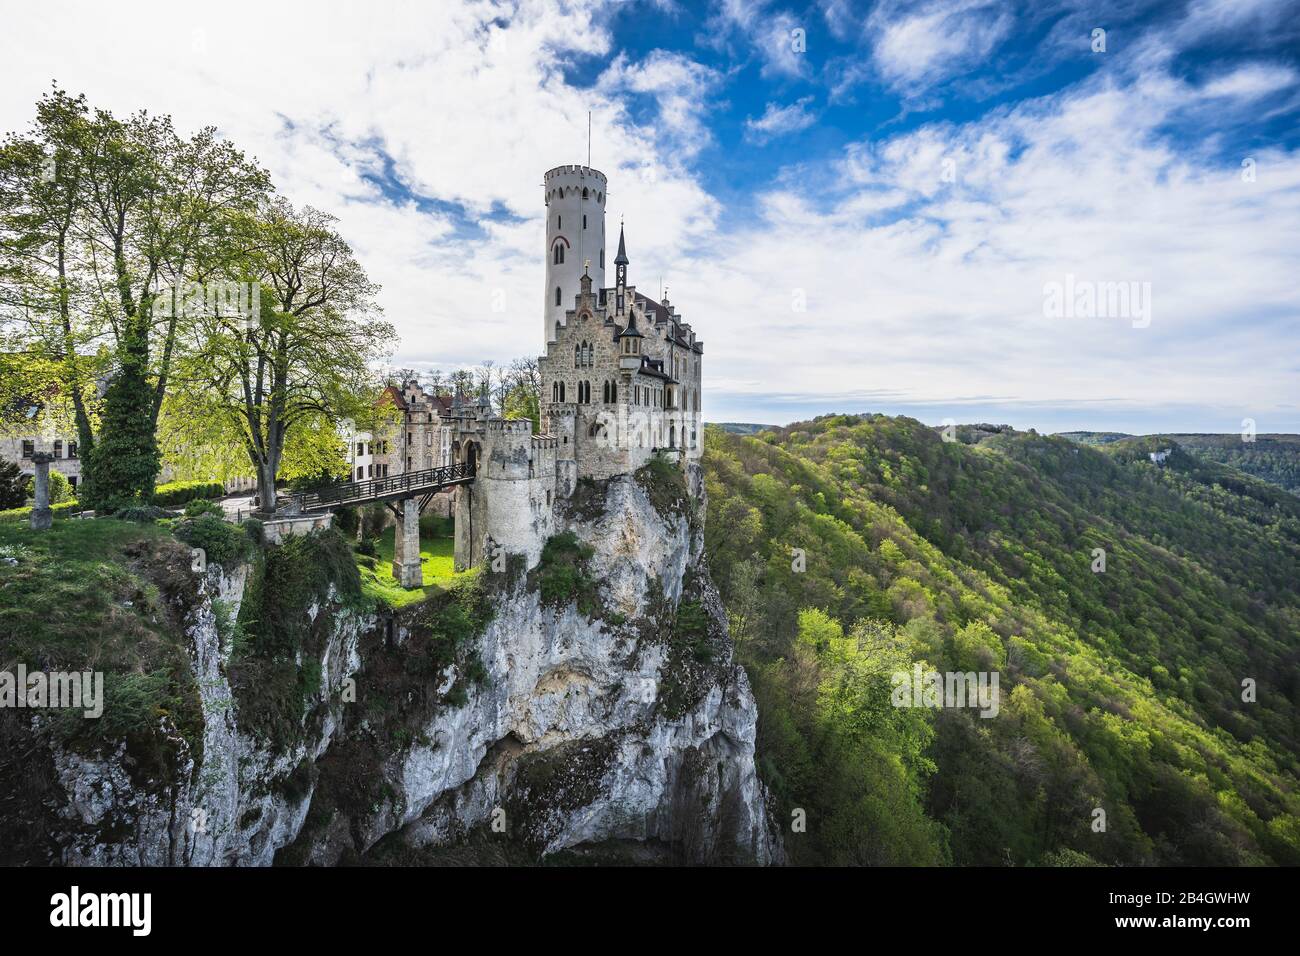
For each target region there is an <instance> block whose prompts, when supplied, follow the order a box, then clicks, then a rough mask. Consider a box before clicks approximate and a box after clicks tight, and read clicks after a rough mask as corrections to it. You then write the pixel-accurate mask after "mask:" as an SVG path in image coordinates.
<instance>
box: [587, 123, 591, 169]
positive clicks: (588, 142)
mask: <svg viewBox="0 0 1300 956" xmlns="http://www.w3.org/2000/svg"><path fill="white" fill-rule="evenodd" d="M587 168H588V169H590V168H591V110H587Z"/></svg>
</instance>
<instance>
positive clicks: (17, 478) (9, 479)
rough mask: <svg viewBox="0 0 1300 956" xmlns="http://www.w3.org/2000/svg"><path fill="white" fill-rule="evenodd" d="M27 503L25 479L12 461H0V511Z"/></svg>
mask: <svg viewBox="0 0 1300 956" xmlns="http://www.w3.org/2000/svg"><path fill="white" fill-rule="evenodd" d="M26 503H27V479H26V478H25V477H24V476H23V473H22V469H20V468H19V467H18V466H17V465H16V464H14V463H13V462H12V461H0V511H3V510H6V509H9V508H21V507H22V506H23V505H24V504H26Z"/></svg>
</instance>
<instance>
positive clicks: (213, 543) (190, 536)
mask: <svg viewBox="0 0 1300 956" xmlns="http://www.w3.org/2000/svg"><path fill="white" fill-rule="evenodd" d="M172 533H173V534H175V535H176V537H177V538H179V539H180V540H181V541H184V542H185V543H186V544H188V545H189V546H190V547H192V548H202V549H203V552H204V554H205V555H206V556H207V561H208V563H209V564H218V565H220V566H221V567H223V568H225V569H227V570H230V569H232V568H233V567H234V566H235V565H236V564H238V563H239V562H241V561H246V560H248V558H249V557H251V556H252V553H253V547H252V542H251V541H250V540H249V537H248V534H247V532H245V531H243V530H241V529H240V528H239V527H238V526H236V525H233V524H231V523H230V522H228V521H224V520H222V519H221V518H219V517H218V516H217V515H214V514H201V515H199V516H198V517H196V518H183V519H182V520H180V521H178V522H177V523H176V526H175V527H174V528H173V529H172Z"/></svg>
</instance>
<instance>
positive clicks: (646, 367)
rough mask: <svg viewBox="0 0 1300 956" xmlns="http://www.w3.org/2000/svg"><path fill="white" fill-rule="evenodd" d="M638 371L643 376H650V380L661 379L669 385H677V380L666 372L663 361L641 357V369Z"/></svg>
mask: <svg viewBox="0 0 1300 956" xmlns="http://www.w3.org/2000/svg"><path fill="white" fill-rule="evenodd" d="M637 371H638V372H640V373H641V374H642V375H648V376H649V377H650V378H657V379H661V380H663V381H665V382H667V383H668V384H669V385H676V384H677V379H675V378H673V377H672V376H671V375H669V374H668V373H667V372H665V371H664V362H663V359H652V358H648V357H646V356H644V355H643V356H642V357H641V367H640V368H639V369H637Z"/></svg>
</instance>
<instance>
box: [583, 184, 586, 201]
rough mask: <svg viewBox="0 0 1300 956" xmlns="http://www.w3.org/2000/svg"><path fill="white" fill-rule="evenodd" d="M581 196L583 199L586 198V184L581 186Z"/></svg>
mask: <svg viewBox="0 0 1300 956" xmlns="http://www.w3.org/2000/svg"><path fill="white" fill-rule="evenodd" d="M582 198H583V199H586V198H587V187H586V186H583V187H582Z"/></svg>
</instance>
